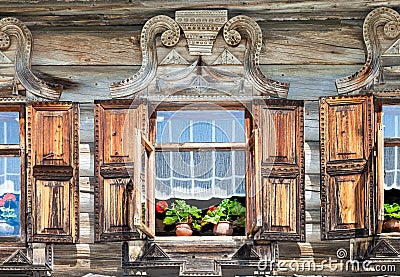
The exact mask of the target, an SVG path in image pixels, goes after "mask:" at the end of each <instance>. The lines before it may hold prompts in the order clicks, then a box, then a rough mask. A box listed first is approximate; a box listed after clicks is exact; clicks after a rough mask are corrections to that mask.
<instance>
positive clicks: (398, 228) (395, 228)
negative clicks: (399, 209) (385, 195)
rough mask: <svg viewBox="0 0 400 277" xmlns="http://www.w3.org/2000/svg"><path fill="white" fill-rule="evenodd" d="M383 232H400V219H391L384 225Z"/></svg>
mask: <svg viewBox="0 0 400 277" xmlns="http://www.w3.org/2000/svg"><path fill="white" fill-rule="evenodd" d="M383 232H387V233H390V232H400V219H395V218H392V219H389V220H386V221H385V222H384V223H383Z"/></svg>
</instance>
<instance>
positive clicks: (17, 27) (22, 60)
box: [0, 17, 62, 100]
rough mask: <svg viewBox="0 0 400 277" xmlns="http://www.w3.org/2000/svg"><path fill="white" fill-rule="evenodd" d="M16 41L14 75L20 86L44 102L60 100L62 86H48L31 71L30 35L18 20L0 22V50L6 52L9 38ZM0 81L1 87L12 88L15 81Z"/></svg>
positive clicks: (31, 41)
mask: <svg viewBox="0 0 400 277" xmlns="http://www.w3.org/2000/svg"><path fill="white" fill-rule="evenodd" d="M11 36H14V37H16V39H17V41H18V42H17V44H18V46H17V50H16V57H15V64H14V67H15V74H16V77H17V78H18V81H19V82H20V83H21V84H22V86H23V87H24V88H25V89H26V90H27V91H28V92H29V93H31V94H32V95H33V96H34V97H38V98H39V99H46V100H57V99H59V98H60V95H61V91H62V86H61V85H57V84H50V83H47V82H45V81H43V80H40V79H39V78H38V77H36V76H35V75H34V74H33V73H32V71H31V58H32V57H31V51H32V45H33V39H32V34H31V32H30V31H29V29H28V28H27V27H26V26H25V24H23V23H22V22H21V21H20V20H18V19H16V18H12V17H7V18H3V19H1V20H0V50H7V49H8V48H9V47H10V45H11V39H10V37H11ZM5 78H6V79H5V80H0V82H1V87H6V88H7V87H9V88H13V87H14V86H15V82H16V80H14V78H9V77H5Z"/></svg>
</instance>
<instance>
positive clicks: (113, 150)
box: [95, 100, 154, 241]
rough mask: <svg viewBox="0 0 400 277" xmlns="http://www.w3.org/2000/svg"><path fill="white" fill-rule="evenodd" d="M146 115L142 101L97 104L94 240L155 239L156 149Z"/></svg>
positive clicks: (102, 102)
mask: <svg viewBox="0 0 400 277" xmlns="http://www.w3.org/2000/svg"><path fill="white" fill-rule="evenodd" d="M147 119H148V116H147V109H146V105H145V104H143V103H142V102H141V101H137V100H136V101H132V100H110V101H96V105H95V155H96V158H95V177H96V186H95V221H96V223H95V224H96V241H123V240H132V239H140V238H143V236H142V233H145V234H146V235H147V236H153V235H154V226H153V224H154V223H153V222H154V220H153V219H152V218H153V217H154V205H152V204H151V203H152V201H153V199H154V195H153V194H154V185H153V183H154V179H153V177H152V174H151V173H152V172H151V171H150V170H149V168H150V167H152V166H153V161H154V148H153V147H152V146H151V145H150V143H149V142H148V140H147V138H146V136H145V133H146V130H147V124H148V120H147Z"/></svg>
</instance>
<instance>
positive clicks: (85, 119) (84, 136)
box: [79, 103, 94, 143]
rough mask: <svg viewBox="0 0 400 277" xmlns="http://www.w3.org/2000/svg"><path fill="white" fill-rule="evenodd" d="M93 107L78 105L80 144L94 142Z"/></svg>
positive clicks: (90, 105)
mask: <svg viewBox="0 0 400 277" xmlns="http://www.w3.org/2000/svg"><path fill="white" fill-rule="evenodd" d="M93 111H94V105H93V104H92V103H90V104H81V105H80V123H79V126H80V143H90V142H93V141H94V128H93V126H94V113H93Z"/></svg>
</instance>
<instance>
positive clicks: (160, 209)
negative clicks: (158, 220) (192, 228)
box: [156, 200, 168, 214]
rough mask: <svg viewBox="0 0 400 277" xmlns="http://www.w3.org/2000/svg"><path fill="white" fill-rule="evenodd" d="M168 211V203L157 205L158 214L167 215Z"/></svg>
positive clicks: (161, 202) (160, 202)
mask: <svg viewBox="0 0 400 277" xmlns="http://www.w3.org/2000/svg"><path fill="white" fill-rule="evenodd" d="M166 210H168V203H167V201H164V200H162V201H158V202H157V204H156V211H157V213H160V214H162V213H165V211H166Z"/></svg>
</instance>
